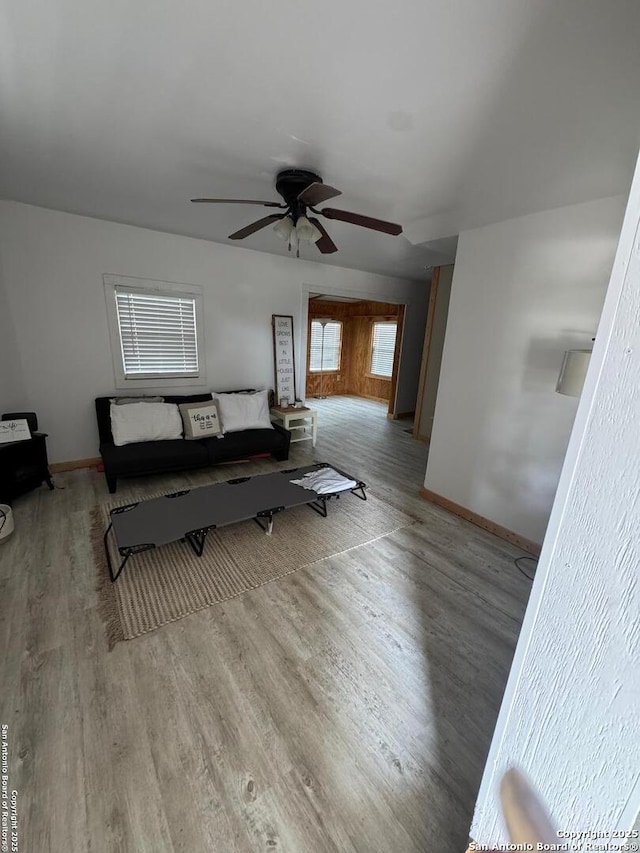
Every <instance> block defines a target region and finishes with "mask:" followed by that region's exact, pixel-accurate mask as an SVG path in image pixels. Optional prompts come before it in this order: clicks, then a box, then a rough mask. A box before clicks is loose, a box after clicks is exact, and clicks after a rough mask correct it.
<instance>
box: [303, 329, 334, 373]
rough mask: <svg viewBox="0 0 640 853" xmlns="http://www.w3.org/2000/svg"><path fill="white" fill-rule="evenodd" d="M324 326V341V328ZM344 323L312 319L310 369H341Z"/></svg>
mask: <svg viewBox="0 0 640 853" xmlns="http://www.w3.org/2000/svg"><path fill="white" fill-rule="evenodd" d="M323 327H324V343H323V337H322V329H323ZM341 338H342V323H340V322H338V321H337V320H312V321H311V344H310V357H309V370H310V371H313V372H318V373H319V372H320V371H321V370H339V369H340V344H341Z"/></svg>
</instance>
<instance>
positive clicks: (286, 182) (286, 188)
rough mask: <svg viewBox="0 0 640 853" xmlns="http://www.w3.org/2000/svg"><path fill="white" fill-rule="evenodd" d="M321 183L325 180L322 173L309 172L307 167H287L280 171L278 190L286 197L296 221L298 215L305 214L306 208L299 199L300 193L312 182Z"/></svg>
mask: <svg viewBox="0 0 640 853" xmlns="http://www.w3.org/2000/svg"><path fill="white" fill-rule="evenodd" d="M321 183H323V180H322V178H321V177H320V175H316V174H315V173H314V172H308V171H306V169H285V170H284V171H283V172H279V173H278V177H277V178H276V190H277V192H278V194H279V195H281V196H282V198H283V199H284V201H285V204H286V205H287V207H290V208H291V212H292V214H293V216H294V221H295V219H297V218H298V216H303V215H304V213H305V210H306V205H304V204H302V203H301V202H299V201H298V196H299V195H300V193H301V192H302V191H303V190H306V188H307V187H309V186H311V184H321Z"/></svg>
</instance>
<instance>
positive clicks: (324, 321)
mask: <svg viewBox="0 0 640 853" xmlns="http://www.w3.org/2000/svg"><path fill="white" fill-rule="evenodd" d="M404 314H405V306H404V305H398V304H394V303H390V302H378V301H372V300H363V299H357V298H352V297H346V296H331V295H328V294H320V293H312V294H310V296H309V310H308V330H307V353H306V394H307V397H308V398H310V397H315V398H318V399H322V398H325V397H333V396H336V395H349V396H354V397H361V398H364V399H368V400H375V401H378V402H381V403H384V404H385V405H386V413H387V414H389V415H390V416H391V417H393V416H394V415H395V414H396V396H397V394H396V392H397V385H398V382H397V380H398V371H399V369H400V351H401V347H402V334H403V329H404ZM383 411H385V410H383Z"/></svg>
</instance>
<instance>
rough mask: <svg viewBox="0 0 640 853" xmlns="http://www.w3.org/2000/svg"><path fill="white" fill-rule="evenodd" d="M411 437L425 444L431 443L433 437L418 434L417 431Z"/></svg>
mask: <svg viewBox="0 0 640 853" xmlns="http://www.w3.org/2000/svg"><path fill="white" fill-rule="evenodd" d="M411 438H412V439H413V440H414V441H421V442H422V443H423V444H431V439H430V438H429V436H428V435H416V434H415V433H413V435H412V436H411Z"/></svg>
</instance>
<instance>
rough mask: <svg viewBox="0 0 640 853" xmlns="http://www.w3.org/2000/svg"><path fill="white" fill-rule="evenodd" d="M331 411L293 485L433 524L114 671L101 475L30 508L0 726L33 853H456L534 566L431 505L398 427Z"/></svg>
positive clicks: (161, 643) (19, 542)
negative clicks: (377, 503)
mask: <svg viewBox="0 0 640 853" xmlns="http://www.w3.org/2000/svg"><path fill="white" fill-rule="evenodd" d="M314 405H315V403H314ZM317 408H318V409H319V412H320V433H319V441H318V446H317V448H316V449H315V453H314V452H313V451H312V449H311V447H310V446H305V445H297V446H295V449H294V452H293V454H292V461H293V463H303V462H306V461H308V460H311V459H314V458H315V459H319V460H327V461H332V462H334V464H337V465H339V466H342V467H344V468H345V469H347V470H348V471H352V472H354V473H356V474H357V475H358V476H360V477H362V478H363V479H364V480H365V481H366V482H368V483H369V485H370V487H371V489H372V490H374V491H375V492H376V493H377V494H378V495H380V496H382V497H384V498H386V499H387V500H389V501H391V502H392V503H394V504H395V505H397V506H399V507H402V508H403V509H404V510H406V511H408V512H409V513H411V514H413V515H415V516H417V517H418V518H419V519H420V521H419V523H417V524H415V525H413V526H411V527H408V528H405V529H403V530H400V531H398V532H396V533H394V534H392V535H391V536H389V537H387V538H384V539H381V540H378V541H376V542H373V543H371V544H369V545H366V546H363V547H362V548H359V549H357V550H355V551H351V552H349V553H346V554H344V555H342V556H339V557H335V558H332V559H330V560H327V561H326V562H325V563H323V564H321V565H316V566H314V567H312V568H310V569H306V570H302V571H299V572H297V573H296V574H293V575H290V576H288V577H286V578H284V579H282V580H279V581H276V582H275V583H271V584H269V585H267V586H265V587H262V588H260V589H257V590H254V591H252V592H249V593H247V594H245V595H243V596H241V597H239V598H237V599H234V600H233V601H231V602H228V603H225V604H223V605H218V606H214V607H211V608H209V609H208V610H206V611H204V612H201V613H198V614H195V615H193V616H191V617H188V618H186V619H183V620H181V621H179V622H177V623H175V624H172V625H169V626H167V627H164V628H162V629H160V630H158V631H156V632H154V633H152V634H149V635H147V636H145V637H142V638H139V639H137V640H133V641H130V642H124V643H119V644H118V645H117V646H116V648H115V649H114V651H113V652H111V653H109V652H108V651H107V646H106V642H105V638H104V633H103V629H102V626H101V623H100V620H99V618H98V616H97V613H96V610H95V603H96V598H95V594H94V582H95V572H94V568H93V565H92V559H91V552H90V547H89V510H90V509H91V507H92V506H93V505H94V504H95V503H96V502H105V503H110V502H113V497H110V496H109V495H108V492H107V490H106V487H105V485H104V480H103V477H102V475H100V474H98V473H97V472H94V471H88V470H84V471H74V472H70V473H68V474H62V475H58V476H57V477H56V478H55V479H56V483H57V484H58V485H59V486H61V487H62V488H60V489H59V490H56V491H55V492H53V493H50V492H48V491H47V490H46V489H44V488H43V489H42V490H38V491H36V492H33V493H31V494H30V495H27V496H25V497H24V498H21V499H20V500H18V501H17V502H16V507H15V512H16V524H17V531H16V533H15V534H14V536H13V537H12V538H11V539H10V540H9V541H8V542H7V543H6V544H4V545H2V546H0V600H1V612H2V621H1V623H0V630H1V632H2V641H3V645H2V660H1V663H0V667H1V685H2V693H1V696H0V722H2V723H6V724H8V725H9V739H10V771H11V780H10V786H11V787H12V788H16V789H17V790H18V794H19V800H18V809H19V815H20V819H19V826H20V835H21V846H20V850H21V851H25V853H27V851H28V853H35V851H37V853H61V852H62V851H65V853H75V851H92V853H102V851H105V853H106V852H107V851H108V853H111V851H127V853H129V852H131V853H147V851H148V852H149V853H170V851H185V853H187V851H188V853H204V851H207V853H208V851H215V853H240V852H241V851H242V853H244V851H252V852H253V851H268V853H273V851H287V853H325V851H340V853H353V851H362V853H378V851H379V853H414V852H415V851H429V853H431V852H433V853H447V852H448V851H456V850H459V851H462V850H464V848H465V842H466V839H467V832H468V826H469V823H470V819H471V814H472V810H473V805H474V801H475V795H476V792H477V789H478V785H479V782H480V776H481V773H482V769H483V766H484V761H485V757H486V754H487V750H488V747H489V742H490V739H491V734H492V730H493V727H494V724H495V719H496V716H497V712H498V708H499V705H500V700H501V696H502V692H503V689H504V684H505V681H506V677H507V673H508V670H509V666H510V663H511V658H512V655H513V650H514V646H515V642H516V638H517V635H518V631H519V627H520V623H521V620H522V616H523V612H524V607H525V603H526V599H527V596H528V592H529V583H528V581H526V580H525V578H523V576H522V575H521V574H520V573H519V572H518V571H517V570H516V569H515V567H514V566H513V563H512V560H513V558H514V556H517V555H518V554H519V553H520V552H519V551H518V550H517V549H515V548H514V547H512V546H510V545H508V544H506V543H504V542H502V541H501V540H499V539H496V538H494V537H493V536H491V535H490V534H487V533H484V532H483V531H481V530H479V529H477V528H475V527H473V526H472V525H470V524H468V523H466V522H464V521H462V520H460V519H458V518H456V517H454V516H452V515H449V514H448V513H447V512H445V511H444V510H442V509H440V508H438V507H436V506H433V505H431V504H429V503H427V502H426V501H424V500H422V499H421V498H420V497H418V496H417V491H418V488H419V486H420V485H421V484H422V480H423V477H424V470H425V463H426V453H427V448H426V447H425V445H423V444H420V443H418V442H414V441H413V440H412V439H411V437H410V436H409V435H408V434H407V433H406V432H405V430H406V429H407V427H408V423H407V422H406V421H399V422H391V421H388V420H387V419H386V417H385V411H386V409H385V406H383V405H380V404H377V403H373V402H369V401H366V400H356V399H354V398H332V399H329V400H326V401H318V402H317ZM292 461H290V462H289V463H288V466H289V467H290V466H291V464H292ZM288 466H287V465H280V466H279V467H288ZM273 467H275V463H272V462H264V463H259V464H256V465H252V470H253V471H254V472H256V473H257V472H259V471H263V470H269V469H271V468H273ZM223 470H224V477H225V479H226V478H227V477H231V476H234V472H235V471H236V470H240V471H241V472H242V473H244V474H246V473H247V470H248V466H247V465H238V466H231V467H227V468H225V469H223ZM217 474H218V476H220V469H218V472H217ZM236 476H237V474H236ZM210 478H211V473H210V472H209V473H208V472H206V471H205V472H197V473H195V474H192V475H183V476H171V477H164V478H151V479H147V480H144V481H142V480H140V481H125V482H124V483H123V484H122V488H119V490H118V495H117V496H116V497H117V498H118V499H119V500H121V501H123V502H124V501H125V500H126V499H127V497H128V496H133V495H140V494H141V493H144V492H145V490H147V491H151V490H153V491H156V490H157V489H158V488H165V487H166V490H167V491H170V490H175V489H176V488H180V487H183V484H189V483H191V484H202V483H205V482H207V480H208V479H210ZM283 526H284V522H283V523H282V524H280V525H279V529H280V530H282V529H283ZM294 535H295V534H294ZM301 545H302V543H301Z"/></svg>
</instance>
